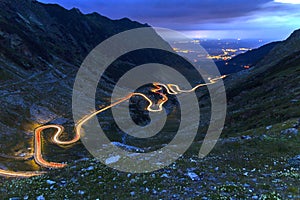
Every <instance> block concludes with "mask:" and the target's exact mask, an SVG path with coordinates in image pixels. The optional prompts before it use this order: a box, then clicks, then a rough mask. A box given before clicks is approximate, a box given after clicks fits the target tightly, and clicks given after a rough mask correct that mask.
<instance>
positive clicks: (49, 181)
mask: <svg viewBox="0 0 300 200" xmlns="http://www.w3.org/2000/svg"><path fill="white" fill-rule="evenodd" d="M46 182H47V183H48V184H49V185H53V184H55V183H56V182H55V181H52V180H47V181H46Z"/></svg>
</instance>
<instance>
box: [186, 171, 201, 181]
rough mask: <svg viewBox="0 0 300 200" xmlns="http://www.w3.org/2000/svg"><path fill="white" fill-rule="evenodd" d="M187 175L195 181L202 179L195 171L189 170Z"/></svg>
mask: <svg viewBox="0 0 300 200" xmlns="http://www.w3.org/2000/svg"><path fill="white" fill-rule="evenodd" d="M187 175H188V176H189V177H190V178H191V179H192V180H193V181H200V180H201V178H200V177H199V176H198V175H197V174H196V173H195V172H188V173H187Z"/></svg>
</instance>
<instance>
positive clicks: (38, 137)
mask: <svg viewBox="0 0 300 200" xmlns="http://www.w3.org/2000/svg"><path fill="white" fill-rule="evenodd" d="M225 77H226V75H223V76H220V77H217V78H214V79H208V80H209V83H203V84H198V85H197V86H195V87H193V88H192V89H190V90H182V89H180V87H179V86H178V85H175V84H162V83H158V82H155V83H153V86H154V88H153V89H151V90H150V91H151V92H153V93H155V94H158V95H160V96H161V97H162V98H161V99H159V100H158V101H157V103H156V105H157V109H153V108H152V107H153V105H154V103H153V101H152V100H151V99H150V98H149V97H147V96H146V95H145V94H142V93H137V92H134V93H130V94H128V95H127V96H125V97H123V98H122V99H120V100H118V101H115V102H114V103H112V104H110V105H109V106H106V107H104V108H102V109H100V110H97V111H94V112H93V113H91V114H89V115H87V116H85V117H83V118H82V119H81V120H79V121H78V123H77V124H75V136H74V138H73V139H72V140H69V141H62V140H60V139H59V138H60V136H61V135H62V133H63V132H64V127H63V126H61V125H45V126H41V127H38V128H36V129H35V130H34V160H35V162H36V163H37V164H38V165H40V166H41V167H45V168H63V167H65V166H66V165H67V164H65V163H56V162H49V161H46V160H45V159H44V158H43V153H42V133H43V131H44V130H46V129H56V132H55V133H54V135H53V138H52V142H53V143H54V144H57V145H70V144H74V143H76V142H77V141H78V140H79V139H80V132H81V128H82V126H83V125H84V124H85V123H86V122H87V121H88V120H90V119H91V118H93V117H95V116H96V115H97V114H99V113H102V112H104V111H106V110H108V109H110V108H112V107H114V106H116V105H118V104H120V103H122V102H124V101H127V100H129V99H130V98H131V97H133V96H140V97H143V98H144V99H145V100H146V101H147V102H148V106H147V108H146V110H148V111H149V112H161V111H162V110H163V105H164V103H166V102H167V101H168V97H167V95H166V94H164V93H163V92H162V89H163V88H164V89H165V90H166V92H167V93H168V94H169V95H176V94H181V93H189V92H193V91H195V90H196V89H198V88H200V87H203V86H208V85H211V84H214V83H216V82H217V81H218V80H220V79H223V78H225ZM44 173H46V172H44V171H40V172H21V171H20V172H15V171H9V170H2V169H0V176H4V177H21V178H27V177H32V176H39V175H42V174H44Z"/></svg>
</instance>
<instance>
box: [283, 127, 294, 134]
mask: <svg viewBox="0 0 300 200" xmlns="http://www.w3.org/2000/svg"><path fill="white" fill-rule="evenodd" d="M281 134H284V135H286V134H294V135H297V134H298V129H296V128H288V129H285V130H283V131H281Z"/></svg>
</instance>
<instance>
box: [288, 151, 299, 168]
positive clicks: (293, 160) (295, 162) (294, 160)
mask: <svg viewBox="0 0 300 200" xmlns="http://www.w3.org/2000/svg"><path fill="white" fill-rule="evenodd" d="M288 165H289V166H291V167H296V168H300V154H299V155H297V156H295V157H293V158H291V159H289V160H288Z"/></svg>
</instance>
